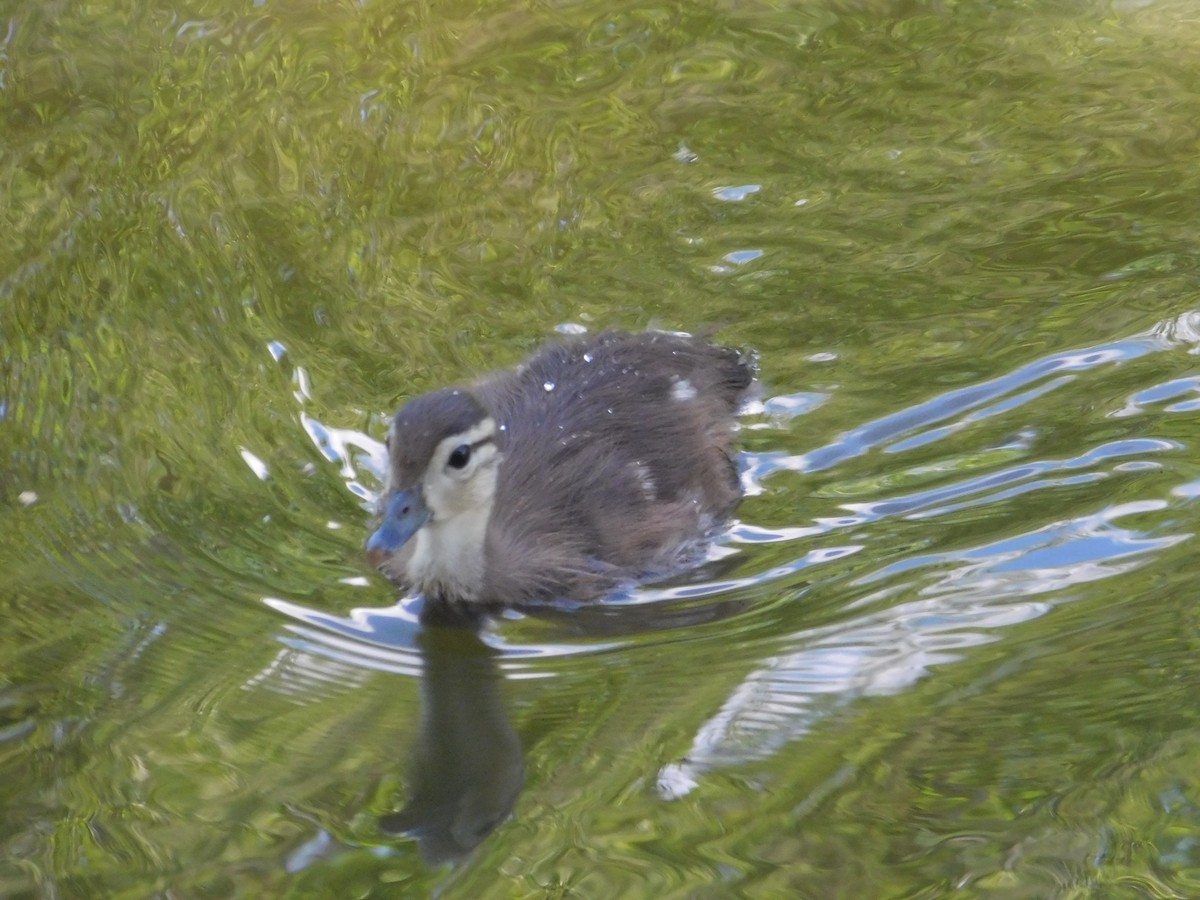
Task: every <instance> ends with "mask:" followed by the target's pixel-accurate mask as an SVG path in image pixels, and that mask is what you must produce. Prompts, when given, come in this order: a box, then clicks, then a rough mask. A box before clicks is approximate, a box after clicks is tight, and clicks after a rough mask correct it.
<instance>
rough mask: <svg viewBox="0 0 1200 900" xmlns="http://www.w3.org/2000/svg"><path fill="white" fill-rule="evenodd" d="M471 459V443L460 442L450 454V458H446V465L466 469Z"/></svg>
mask: <svg viewBox="0 0 1200 900" xmlns="http://www.w3.org/2000/svg"><path fill="white" fill-rule="evenodd" d="M470 461H471V445H470V444H459V445H458V446H457V447H455V448H454V450H453V452H451V454H450V458H449V459H448V460H446V465H448V466H449V467H450V468H452V469H464V468H466V465H467V463H469V462H470Z"/></svg>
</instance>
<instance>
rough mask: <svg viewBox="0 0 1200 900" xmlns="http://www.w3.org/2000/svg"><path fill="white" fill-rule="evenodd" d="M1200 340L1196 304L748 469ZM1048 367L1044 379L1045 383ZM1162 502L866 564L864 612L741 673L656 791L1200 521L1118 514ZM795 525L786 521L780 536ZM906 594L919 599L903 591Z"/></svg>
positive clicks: (795, 638)
mask: <svg viewBox="0 0 1200 900" xmlns="http://www.w3.org/2000/svg"><path fill="white" fill-rule="evenodd" d="M1198 339H1200V314H1198V313H1194V312H1190V313H1187V314H1185V315H1183V316H1180V317H1179V318H1177V319H1173V320H1170V321H1168V322H1165V323H1161V324H1160V325H1158V326H1156V327H1155V328H1153V329H1151V330H1150V331H1148V332H1146V333H1145V334H1142V335H1137V336H1134V337H1132V338H1129V339H1125V340H1119V341H1114V342H1113V343H1111V344H1107V345H1103V346H1100V347H1093V348H1088V349H1086V350H1080V351H1073V352H1068V353H1060V354H1055V355H1053V356H1050V357H1047V358H1045V359H1043V360H1038V361H1036V362H1033V363H1031V364H1029V365H1026V366H1023V367H1022V368H1020V369H1018V370H1017V371H1016V372H1014V373H1012V374H1010V375H1007V376H1004V377H1001V378H998V379H994V380H992V381H989V382H986V383H984V384H981V385H973V386H971V387H968V388H964V389H961V390H956V391H951V392H949V393H947V394H944V395H942V396H940V397H937V398H934V399H932V400H930V401H927V402H925V403H922V404H919V405H917V406H915V407H913V408H911V409H908V410H904V411H902V412H900V413H896V414H894V415H891V416H888V417H885V418H883V419H880V420H878V421H876V422H872V423H868V424H866V425H864V426H861V427H859V428H857V429H854V430H852V431H851V432H849V433H848V434H846V435H844V436H843V437H842V438H841V439H839V440H838V441H835V442H834V443H833V444H830V445H828V446H827V447H825V448H822V449H821V450H817V451H814V452H813V453H810V454H806V455H804V456H784V455H782V454H779V455H763V456H761V457H760V458H758V459H756V460H754V461H752V463H751V465H750V466H749V473H750V474H749V476H748V477H749V478H750V479H751V480H757V479H761V478H764V477H768V476H770V475H771V474H772V473H773V472H775V471H779V470H780V469H784V468H787V469H793V470H796V471H812V470H815V469H820V468H825V467H828V466H832V465H835V464H837V463H839V462H842V461H844V460H846V459H848V458H850V457H852V456H857V455H859V454H861V453H864V452H866V451H867V450H869V449H872V448H874V447H879V446H886V447H887V449H888V451H889V452H900V451H903V450H906V449H911V448H913V447H916V446H920V445H923V444H927V443H929V442H930V441H932V440H936V439H938V438H940V437H944V436H946V435H947V434H949V433H950V432H952V431H955V430H958V429H959V428H961V427H965V425H966V424H967V423H968V422H971V421H977V420H978V419H980V418H982V417H984V416H987V415H992V414H994V413H995V412H997V411H999V410H1002V409H1008V408H1012V407H1013V406H1015V405H1020V404H1024V403H1028V402H1029V401H1031V400H1033V399H1035V398H1037V397H1039V396H1041V395H1043V394H1045V393H1047V392H1049V391H1051V390H1054V389H1056V388H1058V387H1060V386H1062V385H1063V384H1066V383H1067V382H1068V381H1069V380H1070V379H1068V378H1064V377H1063V376H1061V375H1058V374H1056V373H1061V372H1063V371H1080V370H1084V369H1089V368H1094V367H1096V366H1101V365H1111V364H1116V363H1121V362H1127V361H1129V360H1132V359H1135V358H1137V357H1140V356H1143V355H1145V354H1147V353H1151V352H1155V351H1163V350H1168V349H1171V348H1174V347H1178V346H1180V345H1188V344H1191V345H1195V344H1196V343H1197V341H1198ZM1192 349H1193V350H1194V349H1195V347H1194V346H1193V348H1192ZM1189 352H1191V351H1189ZM1042 379H1045V380H1044V381H1043V383H1042V384H1035V382H1037V381H1039V380H1042ZM1196 392H1197V379H1195V378H1177V379H1173V380H1171V381H1168V382H1165V383H1164V384H1162V385H1159V386H1156V387H1152V388H1147V389H1141V390H1138V391H1136V392H1135V393H1134V394H1133V395H1132V397H1131V398H1130V400H1129V402H1128V403H1127V404H1126V405H1125V407H1124V408H1123V409H1122V410H1120V412H1119V413H1118V414H1119V415H1132V414H1137V413H1140V412H1143V411H1144V408H1145V406H1147V405H1149V404H1151V403H1155V404H1162V403H1164V402H1165V401H1167V400H1172V399H1175V398H1176V397H1179V396H1181V395H1184V394H1194V393H1196ZM1191 409H1192V404H1191V403H1190V402H1181V403H1174V404H1171V405H1170V406H1166V407H1164V411H1166V412H1174V413H1181V412H1188V411H1191ZM953 417H960V418H958V419H957V421H955V422H953V423H952V424H950V425H945V424H938V423H943V422H944V421H945V420H946V419H950V418H953ZM922 428H927V429H928V430H927V431H922V430H921V429H922ZM1179 448H1180V445H1179V444H1178V443H1177V442H1175V441H1170V440H1165V439H1157V438H1136V439H1126V440H1116V441H1110V442H1107V443H1105V444H1102V445H1100V446H1098V447H1095V448H1093V449H1091V450H1089V451H1087V452H1086V453H1082V454H1080V455H1078V456H1076V457H1073V458H1071V459H1068V460H1058V461H1055V460H1039V461H1034V462H1024V463H1021V464H1020V465H1015V466H1011V467H1008V468H1005V469H1002V470H1000V471H997V472H990V473H988V474H986V475H983V476H979V477H975V478H967V479H964V480H961V481H958V482H957V483H955V484H953V485H951V486H948V487H941V488H936V489H932V490H925V491H916V492H913V493H910V494H908V495H906V496H901V497H892V498H888V499H887V500H881V501H875V502H867V503H852V504H846V505H844V507H843V508H844V509H846V510H848V511H849V512H850V513H851V514H852V515H851V516H849V517H847V518H846V519H839V520H837V521H836V523H835V522H829V523H826V524H827V525H828V526H829V527H830V528H834V527H845V526H848V525H861V524H863V523H867V522H871V521H873V520H876V519H881V518H885V517H893V516H902V517H907V518H932V517H935V516H941V515H945V514H947V513H950V512H953V511H957V510H961V509H963V508H966V507H970V506H978V505H989V504H994V503H996V502H998V501H1001V500H1003V499H1006V498H1008V497H1012V496H1015V495H1016V494H1019V493H1024V492H1027V491H1032V490H1037V489H1040V488H1044V487H1055V486H1063V485H1071V484H1077V483H1083V482H1089V481H1094V480H1098V479H1102V478H1106V477H1108V472H1107V471H1106V467H1111V468H1112V469H1113V470H1118V469H1122V468H1125V469H1127V468H1128V467H1129V466H1135V467H1142V466H1151V465H1153V464H1152V463H1150V462H1148V461H1146V460H1145V459H1144V457H1145V456H1147V455H1153V454H1159V453H1163V452H1167V451H1172V450H1176V449H1179ZM1195 493H1196V492H1195V491H1194V490H1192V489H1191V488H1190V487H1189V485H1181V486H1179V487H1177V488H1175V489H1174V490H1173V491H1172V495H1173V496H1176V497H1183V498H1185V499H1191V498H1192V497H1193V496H1195ZM1168 507H1169V504H1168V502H1167V501H1166V500H1158V499H1147V500H1139V501H1132V502H1127V503H1122V504H1118V505H1114V506H1110V507H1108V508H1105V509H1103V510H1100V511H1098V512H1095V513H1092V514H1089V515H1084V516H1079V517H1075V518H1071V519H1066V520H1063V521H1060V522H1056V523H1052V524H1049V525H1044V526H1042V527H1039V528H1035V529H1033V530H1031V531H1028V532H1026V533H1023V534H1020V535H1017V536H1013V537H1007V538H1004V539H1002V540H998V541H993V542H990V543H987V544H983V545H980V546H977V547H974V548H970V549H967V550H961V551H955V552H950V553H940V554H928V555H924V556H912V557H908V558H905V559H903V560H900V561H898V562H893V563H890V564H889V565H886V566H883V567H882V568H880V569H878V570H876V571H874V572H872V573H871V574H869V575H866V576H863V577H861V578H859V579H858V580H857V582H856V584H857V585H859V586H862V585H869V584H873V583H875V582H881V583H883V584H884V586H883V587H881V588H880V589H879V590H877V591H875V592H874V593H872V594H869V595H868V596H866V597H863V598H861V599H859V600H858V601H857V602H856V603H854V604H853V605H852V606H850V607H848V608H849V609H862V610H863V614H862V615H861V616H858V617H856V618H854V619H851V620H850V621H847V622H839V623H837V624H835V625H831V626H827V627H824V628H817V629H811V630H806V631H804V632H798V633H795V634H793V635H791V637H790V638H789V639H786V641H785V642H786V643H790V644H791V645H793V647H794V649H793V650H792V651H791V652H788V653H784V654H778V655H774V656H771V657H769V658H767V659H766V660H764V661H763V662H762V664H761V665H760V666H759V667H758V668H756V669H755V670H754V671H753V672H752V673H751V674H750V675H748V676H747V677H746V678H744V679H743V680H742V681H741V683H740V684H739V685H738V686H737V687H736V688H735V689H734V690H733V691H732V692H730V694H729V696H728V698H727V699H726V701H725V702H724V703H723V704H722V706H721V708H720V709H719V710H718V711H717V713H716V714H715V715H713V716H712V717H711V718H709V719H708V720H707V721H706V722H705V723H703V724H702V725H701V726H700V728H699V729H698V730H697V732H696V734H695V737H694V738H693V740H692V746H691V749H690V751H689V752H688V754H687V756H686V757H684V758H683V759H682V760H680V761H678V762H675V763H671V764H669V765H666V766H664V767H663V768H662V769H661V770H660V772H659V778H658V789H659V793H660V795H661V796H662V797H663V798H664V799H675V798H678V797H682V796H684V795H686V794H688V793H689V792H691V791H692V789H693V788H695V787H696V785H697V783H698V781H699V779H700V778H701V777H703V776H704V774H705V773H707V772H710V771H712V770H714V769H717V768H721V767H725V766H732V765H739V764H743V763H747V762H752V761H756V760H763V759H766V758H769V757H770V756H772V755H774V754H775V753H777V752H779V751H780V749H782V748H783V747H784V746H785V745H786V744H788V743H789V742H791V741H794V740H796V739H798V738H800V737H801V736H803V735H804V734H805V733H807V732H808V731H809V730H810V729H811V728H812V727H813V724H814V723H815V722H816V721H818V720H819V719H820V718H822V717H823V716H825V715H827V714H828V713H829V712H830V711H832V710H834V709H836V708H838V707H840V706H843V705H845V704H847V703H849V702H851V701H852V700H853V699H855V698H857V697H864V696H881V695H886V694H891V693H896V692H898V691H901V690H904V689H906V688H908V687H910V686H911V685H912V684H914V683H915V682H916V681H918V680H919V679H920V678H922V677H923V676H925V675H926V674H927V673H928V671H929V669H930V668H931V667H932V666H936V665H941V664H945V663H949V662H953V661H955V660H957V659H959V658H961V656H962V653H963V651H965V650H967V649H968V648H971V647H976V646H980V645H982V644H986V643H991V642H993V641H997V640H999V639H1000V638H1001V637H1002V630H1003V629H1006V628H1009V627H1011V626H1013V625H1016V624H1020V623H1022V622H1027V621H1030V620H1031V619H1035V618H1037V617H1039V616H1042V615H1044V614H1045V613H1046V612H1048V611H1049V610H1050V609H1052V608H1053V607H1054V606H1056V605H1058V604H1062V603H1065V602H1069V601H1070V600H1072V599H1074V596H1075V595H1074V594H1072V593H1071V592H1070V588H1072V587H1074V586H1077V585H1081V584H1085V583H1087V582H1093V581H1097V580H1101V579H1105V578H1109V577H1111V576H1114V575H1118V574H1121V573H1123V572H1127V571H1129V570H1131V569H1134V568H1136V567H1137V566H1139V565H1142V564H1145V563H1148V562H1150V561H1152V560H1153V558H1154V557H1155V556H1156V555H1157V554H1158V553H1161V552H1162V551H1163V550H1165V549H1167V548H1169V547H1172V546H1175V545H1177V544H1179V543H1181V542H1183V541H1185V540H1187V539H1189V538H1191V537H1192V535H1191V534H1190V533H1179V534H1158V535H1154V536H1151V535H1149V534H1146V533H1143V532H1139V531H1136V530H1133V529H1128V528H1123V527H1120V526H1119V525H1117V524H1116V522H1117V520H1118V519H1121V518H1125V517H1128V516H1138V515H1143V514H1146V513H1151V512H1156V511H1161V510H1164V509H1167V508H1168ZM746 537H753V539H755V540H763V539H767V537H768V536H764V535H752V536H751V535H747V536H746ZM746 537H743V540H745V539H746ZM788 537H789V536H787V535H782V534H781V535H780V539H784V540H786V539H788ZM907 595H915V599H910V600H901V599H899V598H901V597H903V596H907ZM888 603H894V605H891V606H888V605H886V604H888Z"/></svg>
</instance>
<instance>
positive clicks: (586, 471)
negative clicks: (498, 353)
mask: <svg viewBox="0 0 1200 900" xmlns="http://www.w3.org/2000/svg"><path fill="white" fill-rule="evenodd" d="M752 380H753V369H752V367H751V364H750V363H749V362H748V361H747V360H746V359H745V358H744V357H743V356H742V355H741V354H739V353H738V352H737V351H736V350H731V349H728V348H724V347H717V346H713V345H711V344H709V343H707V342H705V341H703V340H701V339H698V338H693V337H688V336H682V335H676V334H670V333H665V332H646V333H643V334H635V335H631V334H625V333H623V332H605V333H603V334H599V335H595V336H589V337H584V338H578V339H572V340H567V341H563V342H561V343H555V344H551V345H549V346H547V347H545V348H543V349H542V350H540V351H539V352H538V353H536V354H535V355H534V356H533V357H531V358H530V359H529V360H527V361H526V362H525V363H524V364H522V365H521V366H519V367H518V368H516V369H514V370H506V371H501V372H496V373H493V374H492V375H489V376H487V377H485V378H484V379H482V380H481V381H479V382H477V383H475V384H474V385H472V386H471V387H469V388H447V389H445V390H441V391H436V392H434V393H431V394H426V395H424V396H422V397H417V398H415V399H414V400H412V401H410V402H409V403H408V404H406V405H405V406H404V407H403V408H402V409H401V410H400V412H399V413H397V415H396V418H395V420H394V421H393V423H392V427H391V430H390V431H389V434H388V445H389V455H390V471H389V485H388V491H387V493H386V494H385V496H384V498H383V500H382V502H381V511H382V512H383V521H382V523H381V525H380V527H379V529H378V530H377V531H376V532H375V534H373V535H372V537H371V539H370V540H369V541H368V543H367V550H368V555H369V556H370V558H371V560H372V562H374V563H375V564H376V565H377V566H378V567H379V568H380V569H381V570H382V571H383V572H385V573H386V574H387V575H388V576H389V577H391V578H392V579H393V580H395V581H397V582H398V583H400V584H402V585H403V586H404V587H406V588H409V589H414V590H417V591H420V592H422V593H424V594H425V595H426V597H428V598H430V599H434V600H438V599H440V600H445V601H450V602H465V603H469V604H479V605H482V606H485V607H498V606H513V605H520V604H522V603H529V602H538V601H547V600H553V599H566V600H573V601H586V600H591V599H595V598H596V597H598V596H600V595H602V594H604V593H606V592H609V591H611V590H612V589H613V588H615V587H617V586H618V585H619V584H621V583H622V582H628V581H630V580H633V579H636V578H639V577H645V576H647V575H650V574H654V573H661V572H663V571H665V570H667V569H669V568H670V567H671V565H672V564H673V563H676V562H677V561H678V556H679V554H680V551H681V550H682V549H683V548H686V547H687V546H688V545H689V544H690V543H693V542H694V541H696V540H697V539H698V538H700V537H702V536H703V535H704V534H705V532H707V531H708V530H710V529H711V528H712V526H713V525H714V524H715V523H717V522H719V521H720V520H721V519H723V518H724V517H726V516H728V515H729V514H730V513H731V512H732V511H733V509H734V507H735V506H736V505H737V502H738V500H739V499H740V497H741V491H740V489H739V484H738V478H737V471H736V468H735V466H734V463H733V458H732V454H733V436H734V415H735V413H736V411H737V408H738V405H739V404H740V402H741V400H742V397H743V395H744V393H745V391H746V389H747V388H748V387H749V385H750V383H751V382H752Z"/></svg>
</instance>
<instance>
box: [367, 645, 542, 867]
mask: <svg viewBox="0 0 1200 900" xmlns="http://www.w3.org/2000/svg"><path fill="white" fill-rule="evenodd" d="M427 625H428V627H426V628H425V629H423V631H422V632H421V634H420V636H419V637H418V639H417V644H418V647H419V649H420V651H421V657H422V661H423V664H424V670H423V674H422V680H421V725H420V735H419V738H418V742H417V747H416V752H415V754H414V759H413V769H412V773H411V777H410V798H409V801H408V803H407V804H406V805H405V806H404V808H403V809H401V810H400V811H399V812H396V813H392V814H390V815H386V816H383V817H382V818H381V819H380V820H379V825H380V828H381V829H382V830H383V831H385V832H387V833H388V834H391V835H407V836H410V837H415V838H416V839H417V843H418V846H419V847H420V851H421V858H422V859H423V860H424V861H425V863H426V864H427V865H431V866H435V865H442V864H444V863H456V862H458V861H460V860H461V859H463V858H464V857H466V856H467V854H468V853H470V852H471V851H472V850H473V849H474V848H475V847H476V846H478V845H479V844H480V843H481V842H482V841H483V839H484V838H486V837H487V836H488V835H489V834H491V832H492V831H493V830H495V828H496V826H497V825H499V824H500V823H501V822H502V821H504V819H505V818H507V816H508V815H509V813H511V812H512V809H513V805H514V804H515V803H516V800H517V795H518V794H519V793H520V792H521V787H522V786H523V784H524V780H525V766H524V761H523V759H522V756H521V743H520V740H519V739H518V738H517V734H516V732H515V731H514V730H513V727H512V724H511V723H510V722H509V720H508V717H507V715H506V714H505V710H504V704H503V700H502V698H501V691H500V684H501V682H502V681H503V678H502V676H501V674H500V670H499V667H498V666H497V665H496V658H495V651H493V650H492V649H491V648H489V647H488V646H487V645H486V644H484V643H483V641H481V640H480V639H479V636H478V635H477V634H476V633H475V631H474V629H472V628H469V627H465V626H464V624H457V625H448V624H440V625H439V624H432V623H427Z"/></svg>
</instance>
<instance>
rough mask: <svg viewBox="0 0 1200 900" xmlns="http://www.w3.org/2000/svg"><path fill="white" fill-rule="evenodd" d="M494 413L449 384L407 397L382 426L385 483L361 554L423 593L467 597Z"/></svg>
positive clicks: (480, 561) (492, 448)
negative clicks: (389, 423) (389, 422)
mask: <svg viewBox="0 0 1200 900" xmlns="http://www.w3.org/2000/svg"><path fill="white" fill-rule="evenodd" d="M496 435H497V426H496V420H495V419H494V418H493V417H492V415H491V413H490V412H488V410H487V409H486V407H484V405H483V404H482V403H481V402H480V401H479V399H478V398H477V397H475V396H474V395H473V394H471V393H470V392H469V391H466V390H464V389H462V388H447V389H446V390H441V391H436V392H434V393H432V394H426V395H424V396H422V397H417V398H415V399H414V400H411V401H409V402H408V403H407V404H405V406H404V407H403V408H402V409H401V410H400V412H398V413H397V414H396V418H395V419H394V420H393V421H392V426H391V428H390V429H389V431H388V437H387V447H388V457H389V459H388V466H389V470H388V488H387V491H386V492H385V493H384V495H383V497H382V498H381V500H380V510H379V511H380V514H381V516H382V521H381V522H380V524H379V527H378V528H377V529H376V531H375V533H374V534H372V535H371V537H370V538H369V539H368V541H367V558H368V559H369V560H370V561H371V562H372V564H374V565H375V566H376V567H377V568H379V569H381V570H382V571H383V572H384V573H385V574H387V575H388V576H389V577H391V578H393V579H395V580H397V581H399V582H401V583H403V584H404V585H406V586H407V587H410V588H414V589H416V590H419V591H423V592H424V593H426V594H433V595H440V596H448V597H450V598H455V599H468V600H469V599H473V598H474V597H475V596H476V595H477V594H478V592H479V589H480V587H481V585H482V583H483V576H484V571H483V567H484V536H485V534H486V531H487V523H488V520H489V519H490V517H491V513H492V501H493V498H494V496H495V491H496V475H497V471H498V468H499V465H500V460H501V458H502V457H501V454H500V449H499V447H498V446H497V443H496Z"/></svg>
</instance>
